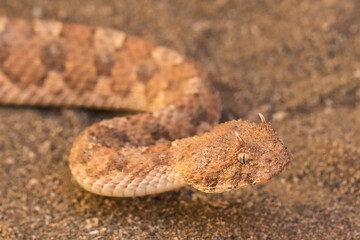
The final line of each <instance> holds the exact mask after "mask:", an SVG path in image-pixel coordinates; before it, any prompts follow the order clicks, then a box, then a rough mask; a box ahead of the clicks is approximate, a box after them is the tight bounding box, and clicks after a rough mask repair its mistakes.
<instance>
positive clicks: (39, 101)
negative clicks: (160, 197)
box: [0, 16, 291, 197]
mask: <svg viewBox="0 0 360 240" xmlns="http://www.w3.org/2000/svg"><path fill="white" fill-rule="evenodd" d="M0 103H1V104H2V105H10V106H11V105H15V106H17V105H24V106H45V107H75V108H93V109H104V110H123V111H127V112H131V113H135V114H130V115H125V116H121V117H115V118H112V119H105V120H103V121H100V122H97V123H94V124H93V125H91V126H90V127H87V128H86V129H85V130H83V131H82V132H81V133H80V134H79V135H78V136H77V137H76V138H75V140H74V142H73V145H72V148H71V151H70V154H69V166H70V170H71V173H72V175H73V178H74V179H75V180H76V182H77V183H78V184H79V185H80V186H81V187H82V188H84V189H85V190H87V191H89V192H91V193H94V194H98V195H103V196H111V197H137V196H144V195H150V194H158V193H162V192H166V191H170V190H175V189H178V188H180V187H183V186H187V185H190V186H192V187H193V188H195V189H197V190H199V191H202V192H206V193H220V192H225V191H229V190H234V189H239V188H242V187H245V186H249V185H250V186H252V185H255V184H260V183H265V182H267V181H269V180H270V179H272V178H273V177H274V176H277V175H278V174H280V172H282V170H283V169H284V168H285V166H287V165H288V163H289V162H290V158H291V157H290V153H289V152H288V150H287V148H286V147H285V145H284V144H283V143H282V141H281V140H280V138H279V137H278V135H277V134H276V132H275V130H274V129H273V127H272V126H271V125H270V123H269V122H267V121H266V119H265V117H264V116H263V115H262V114H259V116H260V120H261V121H260V123H259V124H257V123H254V122H250V121H247V120H242V119H238V120H232V121H228V122H224V123H221V124H219V120H220V114H221V111H222V106H221V100H220V95H219V93H218V91H217V90H216V89H215V88H214V87H213V85H212V83H211V82H210V80H209V79H208V77H207V75H206V73H205V72H204V71H203V70H202V69H201V67H200V66H199V65H198V64H197V63H195V62H194V61H193V60H191V59H189V58H187V57H186V56H183V55H182V54H179V53H178V52H177V51H175V50H173V49H171V48H168V47H165V46H157V45H154V44H153V43H151V42H149V41H146V40H144V39H142V38H139V37H136V36H132V35H129V34H126V33H125V32H123V31H120V30H115V29H110V28H102V27H92V26H85V25H80V24H73V23H63V22H59V21H52V20H39V19H32V20H24V19H11V18H8V17H5V16H0Z"/></svg>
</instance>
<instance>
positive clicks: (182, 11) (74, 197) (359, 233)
mask: <svg viewBox="0 0 360 240" xmlns="http://www.w3.org/2000/svg"><path fill="white" fill-rule="evenodd" d="M0 15H6V16H9V17H21V18H26V19H33V18H41V19H56V20H60V21H64V22H73V23H81V24H87V25H93V26H104V27H112V28H116V29H121V30H124V31H125V32H127V33H130V34H135V35H138V36H140V37H143V38H145V39H147V40H150V41H152V42H154V43H156V44H161V45H166V46H168V47H171V48H174V49H176V50H177V51H179V52H181V53H183V54H185V55H187V56H189V57H191V58H193V59H195V60H196V61H197V62H199V63H200V65H201V66H202V67H203V69H204V70H205V71H206V72H207V73H208V74H209V78H210V79H211V81H212V82H213V83H214V85H215V86H216V87H217V88H218V89H219V91H220V93H221V97H222V100H223V106H224V110H223V113H222V121H227V120H231V119H236V118H245V119H249V120H253V121H259V119H258V116H257V113H258V112H262V113H263V114H264V115H265V116H266V117H267V119H268V120H269V121H271V123H272V124H273V126H274V128H275V129H277V132H278V133H279V135H280V137H281V138H282V139H283V141H284V143H285V144H286V145H287V146H288V148H289V150H290V152H291V153H292V156H293V160H292V162H291V164H290V165H289V166H288V168H287V169H286V170H285V171H284V172H283V173H282V174H281V175H280V176H278V177H277V178H275V179H273V180H272V181H271V182H269V183H266V184H263V185H259V186H256V187H251V188H250V187H249V188H245V189H241V190H238V191H234V192H228V193H223V194H216V195H212V194H210V195H209V194H204V193H201V192H198V191H196V190H194V189H192V188H190V187H187V188H183V189H180V190H179V191H175V192H170V193H164V194H160V195H156V196H151V197H142V198H134V199H114V198H107V197H101V196H95V195H93V194H90V193H88V192H85V191H84V190H82V189H81V188H80V187H78V186H77V184H76V183H75V182H74V180H73V179H72V177H71V174H70V171H69V168H68V160H67V158H68V156H69V150H70V147H71V144H72V141H73V139H74V136H76V134H78V133H79V132H80V131H81V130H82V129H84V128H85V127H86V126H88V125H90V124H91V123H93V122H95V121H98V120H100V119H103V118H109V117H111V116H114V115H116V114H118V113H112V112H103V111H93V110H85V109H54V108H49V109H44V108H32V107H8V106H1V107H0V238H1V239H103V238H108V239H118V238H124V239H167V238H171V239H176V238H177V239H201V238H202V239H214V240H215V239H360V104H359V102H360V2H359V1H357V0H348V1H335V0H319V1H310V0H304V1H290V0H271V1H257V0H256V1H245V0H244V1H235V0H234V1H230V0H215V1H198V0H188V1H156V0H153V1H149V0H144V1H130V0H128V1H119V0H108V1H105V0H103V1H100V0H99V1H86V0H62V1H54V0H53V1H51V0H26V1H25V0H1V1H0ZM24 54H26V53H24Z"/></svg>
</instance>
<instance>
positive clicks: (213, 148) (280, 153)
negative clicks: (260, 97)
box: [176, 114, 290, 193]
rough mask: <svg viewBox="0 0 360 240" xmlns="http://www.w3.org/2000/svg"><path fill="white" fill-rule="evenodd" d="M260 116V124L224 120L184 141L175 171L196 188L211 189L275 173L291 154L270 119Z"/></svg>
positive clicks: (260, 179) (255, 181)
mask: <svg viewBox="0 0 360 240" xmlns="http://www.w3.org/2000/svg"><path fill="white" fill-rule="evenodd" d="M259 116H260V118H261V124H260V125H257V124H255V123H252V122H249V121H244V120H237V121H231V122H226V123H223V124H220V125H218V126H217V127H215V128H214V129H213V130H212V131H210V132H208V133H205V134H203V135H201V136H199V137H196V142H197V143H196V144H191V141H188V140H185V141H183V146H182V147H184V149H186V150H184V151H183V153H182V156H183V157H182V158H181V159H179V160H178V161H177V163H176V171H178V172H179V173H180V175H181V176H182V177H183V178H184V180H185V181H187V182H188V183H189V184H190V185H192V186H193V187H195V188H196V189H198V190H200V191H204V192H210V193H215V192H224V191H229V190H232V189H238V188H241V187H244V186H247V185H255V184H259V183H264V182H267V181H268V180H270V179H271V178H273V177H275V176H277V175H278V174H279V173H280V172H281V171H282V170H283V169H284V168H285V166H286V165H288V163H289V162H290V154H289V153H288V151H287V149H286V147H285V146H284V145H283V143H282V142H281V141H280V139H279V137H278V136H277V135H276V133H275V131H274V130H273V128H272V127H271V125H270V123H268V122H266V120H265V118H264V116H263V115H262V114H259ZM193 140H195V139H193ZM180 141H181V140H180ZM179 143H180V142H179ZM178 146H179V147H181V144H178ZM192 148H194V149H192ZM190 153H191V154H190Z"/></svg>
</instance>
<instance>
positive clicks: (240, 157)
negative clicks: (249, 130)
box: [237, 153, 250, 164]
mask: <svg viewBox="0 0 360 240" xmlns="http://www.w3.org/2000/svg"><path fill="white" fill-rule="evenodd" d="M237 159H238V160H239V161H240V162H242V163H243V164H246V162H247V161H248V160H249V159H250V156H249V154H247V153H239V154H238V155H237Z"/></svg>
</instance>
